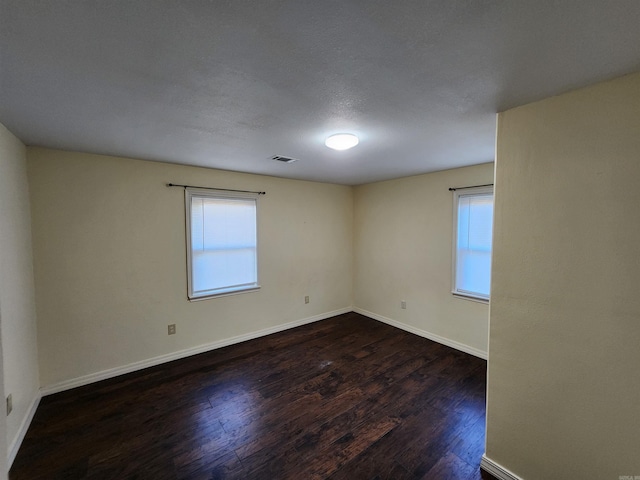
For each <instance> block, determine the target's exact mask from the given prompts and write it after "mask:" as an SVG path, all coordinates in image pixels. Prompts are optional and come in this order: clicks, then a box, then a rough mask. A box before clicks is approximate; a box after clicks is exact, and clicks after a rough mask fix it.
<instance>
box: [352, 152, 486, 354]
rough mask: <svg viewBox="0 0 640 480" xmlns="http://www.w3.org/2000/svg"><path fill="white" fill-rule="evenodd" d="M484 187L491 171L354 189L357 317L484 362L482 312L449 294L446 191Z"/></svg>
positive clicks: (450, 215) (444, 173) (449, 220)
mask: <svg viewBox="0 0 640 480" xmlns="http://www.w3.org/2000/svg"><path fill="white" fill-rule="evenodd" d="M492 182H493V163H488V164H483V165H477V166H473V167H465V168H458V169H454V170H446V171H442V172H436V173H429V174H425V175H418V176H414V177H407V178H401V179H398V180H390V181H386V182H379V183H373V184H368V185H363V186H359V187H356V188H355V203H354V205H355V213H354V217H355V226H354V234H355V241H354V243H355V247H354V252H355V253H354V255H355V257H354V258H355V267H354V272H355V275H354V284H355V287H354V305H355V306H356V307H357V310H358V311H361V312H362V313H365V314H373V315H372V316H374V318H378V319H380V320H383V321H387V322H389V323H392V324H395V325H397V326H401V327H402V328H406V329H409V330H410V331H414V332H415V333H418V334H421V335H424V336H427V337H430V338H434V339H437V340H440V341H441V342H443V343H446V344H449V345H452V346H455V347H457V348H460V349H462V350H464V351H467V352H470V353H473V354H475V355H478V356H485V355H486V351H487V338H488V318H489V313H488V306H487V305H486V304H483V303H478V302H474V301H470V300H466V299H461V298H459V297H454V296H453V295H452V294H451V276H452V269H451V258H452V246H453V237H452V235H453V196H452V193H451V192H450V191H449V187H460V186H470V185H478V184H486V183H492ZM401 300H405V301H406V302H407V308H406V310H402V309H401V308H400V302H401Z"/></svg>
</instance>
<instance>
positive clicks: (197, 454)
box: [9, 313, 493, 480]
mask: <svg viewBox="0 0 640 480" xmlns="http://www.w3.org/2000/svg"><path fill="white" fill-rule="evenodd" d="M485 372H486V362H485V361H484V360H481V359H478V358H475V357H473V356H470V355H467V354H464V353H461V352H458V351H456V350H453V349H451V348H448V347H445V346H443V345H440V344H437V343H434V342H431V341H429V340H426V339H424V338H421V337H418V336H416V335H412V334H410V333H407V332H404V331H402V330H398V329H395V328H393V327H390V326H388V325H385V324H383V323H380V322H377V321H375V320H371V319H369V318H366V317H363V316H361V315H358V314H356V313H349V314H345V315H340V316H337V317H334V318H331V319H328V320H323V321H321V322H316V323H313V324H310V325H305V326H302V327H299V328H295V329H292V330H288V331H285V332H281V333H277V334H274V335H270V336H268V337H263V338H259V339H256V340H252V341H248V342H244V343H241V344H237V345H233V346H230V347H226V348H223V349H219V350H215V351H212V352H208V353H204V354H201V355H196V356H193V357H190V358H186V359H183V360H177V361H174V362H171V363H167V364H164V365H160V366H157V367H152V368H148V369H146V370H142V371H139V372H135V373H131V374H128V375H124V376H121V377H118V378H114V379H110V380H105V381H102V382H99V383H94V384H92V385H88V386H85V387H80V388H76V389H73V390H69V391H66V392H62V393H58V394H55V395H50V396H47V397H45V398H43V399H42V401H41V403H40V407H39V408H38V411H37V412H36V415H35V418H34V420H33V422H32V425H31V427H30V429H29V431H28V433H27V435H26V438H25V440H24V442H23V444H22V447H21V449H20V451H19V453H18V456H17V458H16V460H15V462H14V464H13V467H12V469H11V472H10V477H9V478H10V480H23V479H28V480H36V479H150V480H163V479H219V478H220V479H222V478H232V479H269V480H272V479H316V478H317V479H332V480H338V479H344V480H346V479H349V480H354V479H367V480H368V479H438V480H443V479H468V480H472V479H473V480H479V479H481V478H482V479H485V480H486V479H489V478H493V477H490V476H489V475H488V474H486V473H482V474H481V472H480V470H479V463H480V457H481V455H482V453H483V451H484V421H485V383H486V376H485Z"/></svg>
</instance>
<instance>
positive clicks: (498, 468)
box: [480, 455, 522, 480]
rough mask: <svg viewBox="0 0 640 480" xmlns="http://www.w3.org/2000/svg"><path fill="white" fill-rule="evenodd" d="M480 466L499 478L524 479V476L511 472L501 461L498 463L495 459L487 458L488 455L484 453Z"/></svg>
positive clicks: (504, 479)
mask: <svg viewBox="0 0 640 480" xmlns="http://www.w3.org/2000/svg"><path fill="white" fill-rule="evenodd" d="M480 468H481V469H482V470H484V471H485V472H487V473H490V474H491V475H493V476H494V477H496V478H498V479H499V480H522V478H520V477H519V476H517V475H516V474H515V473H513V472H510V471H509V470H507V469H506V468H504V467H503V466H502V465H500V464H499V463H496V462H494V461H493V460H491V459H489V458H487V456H486V455H482V460H480Z"/></svg>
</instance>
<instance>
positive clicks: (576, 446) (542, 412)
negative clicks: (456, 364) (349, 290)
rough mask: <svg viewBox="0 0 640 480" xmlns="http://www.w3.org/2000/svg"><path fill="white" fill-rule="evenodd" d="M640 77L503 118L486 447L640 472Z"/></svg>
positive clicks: (519, 467) (605, 472) (547, 463)
mask: <svg viewBox="0 0 640 480" xmlns="http://www.w3.org/2000/svg"><path fill="white" fill-rule="evenodd" d="M639 185H640V74H636V75H631V76H627V77H622V78H620V79H617V80H614V81H611V82H606V83H602V84H598V85H595V86H592V87H588V88H585V89H581V90H577V91H574V92H571V93H567V94H565V95H561V96H558V97H553V98H549V99H547V100H543V101H541V102H537V103H533V104H530V105H527V106H523V107H520V108H516V109H513V110H509V111H507V112H504V113H501V114H500V115H499V118H498V140H497V160H496V206H495V230H494V250H493V275H492V299H491V319H490V325H491V336H490V342H489V355H490V361H489V383H488V414H487V447H486V456H487V457H488V458H489V459H490V460H491V461H493V462H494V463H497V464H499V465H502V466H503V467H505V468H506V469H508V470H510V471H512V472H513V473H515V474H516V475H519V476H520V477H521V478H523V479H531V480H535V479H542V478H544V479H556V478H557V479H565V478H598V479H618V478H619V477H620V476H626V475H630V476H638V475H640V440H639V436H638V435H639V432H640V380H639V378H640V377H639V375H638V367H639V366H640V291H639V285H640V213H639V210H638V209H639V207H640V188H639Z"/></svg>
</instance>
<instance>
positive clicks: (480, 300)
mask: <svg viewBox="0 0 640 480" xmlns="http://www.w3.org/2000/svg"><path fill="white" fill-rule="evenodd" d="M451 293H452V294H453V296H454V297H456V298H459V299H461V300H469V301H471V302H476V303H484V304H485V305H489V299H488V298H482V297H474V296H472V295H465V294H463V293H458V292H451Z"/></svg>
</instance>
